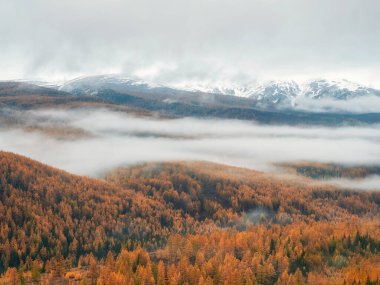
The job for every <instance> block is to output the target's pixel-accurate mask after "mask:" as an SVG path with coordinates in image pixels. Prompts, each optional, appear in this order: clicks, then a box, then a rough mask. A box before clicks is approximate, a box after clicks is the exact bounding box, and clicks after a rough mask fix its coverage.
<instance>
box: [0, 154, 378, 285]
mask: <svg viewBox="0 0 380 285" xmlns="http://www.w3.org/2000/svg"><path fill="white" fill-rule="evenodd" d="M105 180H106V181H103V180H96V179H91V178H86V177H80V176H75V175H71V174H69V173H66V172H63V171H61V170H58V169H54V168H52V167H49V166H46V165H43V164H41V163H39V162H36V161H33V160H30V159H28V158H25V157H22V156H19V155H15V154H12V153H6V152H0V253H1V254H0V256H1V260H0V270H1V271H3V272H4V271H5V270H7V269H8V271H7V275H6V276H8V277H7V278H11V277H9V276H13V275H12V272H13V271H12V269H11V268H12V267H16V268H19V269H20V270H22V271H29V270H32V272H37V271H38V272H44V275H43V276H44V277H43V278H50V277H49V276H51V277H52V278H53V277H55V278H58V277H59V276H63V275H64V274H65V272H67V271H69V270H73V269H71V268H73V267H77V266H86V265H87V264H90V269H88V270H87V269H86V268H87V267H83V268H84V269H83V270H84V272H87V273H86V274H84V275H83V274H82V275H80V274H79V276H77V277H76V278H78V280H82V281H83V282H85V281H84V280H87V281H88V282H90V281H91V282H92V281H94V282H95V281H98V282H99V284H106V282H108V283H107V284H154V283H156V284H233V283H234V282H235V281H236V282H237V280H238V283H242V284H274V283H276V282H277V284H289V282H290V281H291V282H293V281H294V280H299V282H301V281H302V282H304V281H305V282H306V281H310V280H319V281H318V282H319V283H318V282H317V281H315V282H314V283H310V282H311V281H310V282H309V283H310V284H324V283H321V282H325V284H343V282H344V280H346V281H347V282H351V281H353V280H354V279H356V280H359V279H360V280H364V281H365V280H366V279H368V278H369V280H372V281H373V282H376V278H377V277H378V274H379V272H378V271H377V269H376V268H379V267H378V265H379V264H380V263H379V251H380V233H379V212H380V193H378V192H372V193H370V192H354V191H342V190H339V189H336V188H334V187H332V186H326V185H321V184H316V183H309V182H310V181H309V180H301V179H300V180H296V181H294V180H289V179H280V177H275V176H271V175H268V174H264V173H259V172H255V171H251V170H247V169H241V168H235V167H227V166H222V165H217V164H211V163H204V162H191V163H183V162H178V163H163V164H146V165H141V166H136V167H133V168H120V169H117V170H115V171H113V172H111V173H109V174H108V175H107V176H106V177H105ZM111 252H113V254H114V255H116V256H115V257H113V254H111ZM105 260H107V261H105ZM83 270H82V271H83ZM68 274H70V272H69V273H68ZM37 276H38V274H37ZM329 276H330V277H331V278H332V277H333V279H330V278H329ZM68 278H69V277H68ZM350 278H351V279H350ZM144 280H145V281H144ZM289 280H290V281H289ZM292 280H293V281H292ZM321 280H322V281H321ZM329 280H330V281H331V280H333V282H330V281H329ZM334 280H335V281H334ZM78 282H79V281H78ZM102 282H103V283H102ZM202 282H203V283H202ZM231 282H233V283H231ZM281 282H285V283H281ZM294 282H295V281H294ZM297 282H298V281H297ZM328 282H330V283H328ZM93 284H94V283H93ZM290 284H294V283H290ZM301 284H302V283H301ZM346 284H347V283H346ZM348 284H350V283H348ZM373 284H376V283H373Z"/></svg>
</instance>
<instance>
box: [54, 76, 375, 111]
mask: <svg viewBox="0 0 380 285" xmlns="http://www.w3.org/2000/svg"><path fill="white" fill-rule="evenodd" d="M51 86H52V85H51V84H50V85H49V87H51ZM57 88H58V89H59V90H62V91H66V92H70V93H73V94H76V95H84V94H85V95H95V94H98V92H99V91H101V90H106V89H112V90H114V91H117V92H126V93H131V92H132V93H148V94H158V95H159V96H161V97H162V96H165V95H168V96H169V97H168V98H164V99H163V100H166V102H169V103H170V102H174V101H175V98H173V97H172V96H175V95H177V96H178V95H181V97H182V96H184V95H186V96H192V95H194V94H217V95H229V96H237V97H243V98H248V99H250V100H251V102H254V105H255V107H257V108H260V109H267V110H268V109H278V108H290V109H293V108H295V107H302V106H300V104H301V105H302V103H303V102H304V101H305V100H309V101H310V100H312V101H314V100H333V101H349V100H352V99H358V98H364V97H378V98H379V99H380V90H377V89H374V88H371V87H367V86H364V85H360V84H357V83H354V82H350V81H348V80H340V81H330V80H324V79H319V80H310V81H307V82H305V83H302V84H299V83H296V82H295V81H268V82H264V83H254V84H247V85H238V84H219V85H218V84H183V85H177V86H175V87H173V86H165V85H161V84H156V83H151V82H146V81H142V80H136V79H133V78H129V77H124V76H120V75H97V76H90V77H81V78H77V79H74V80H71V81H68V82H66V83H64V84H62V85H60V86H57ZM203 97H204V96H203Z"/></svg>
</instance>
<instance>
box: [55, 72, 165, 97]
mask: <svg viewBox="0 0 380 285" xmlns="http://www.w3.org/2000/svg"><path fill="white" fill-rule="evenodd" d="M166 88H167V87H165V86H162V85H159V84H155V83H150V82H146V81H143V80H139V79H134V78H131V77H125V76H121V75H95V76H88V77H79V78H76V79H73V80H70V81H68V82H66V83H64V84H62V85H61V86H60V87H59V89H60V90H62V91H66V92H70V93H74V94H86V95H96V94H97V93H98V91H99V90H101V89H117V90H119V91H121V90H123V91H125V90H126V91H144V92H146V91H152V90H155V89H166Z"/></svg>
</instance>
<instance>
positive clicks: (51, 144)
mask: <svg viewBox="0 0 380 285" xmlns="http://www.w3.org/2000/svg"><path fill="white" fill-rule="evenodd" d="M25 116H26V117H27V118H28V119H29V120H31V121H35V122H38V121H42V122H49V121H52V122H54V123H55V124H57V122H60V121H61V122H65V124H66V125H68V126H72V127H76V128H82V129H84V130H86V131H88V132H90V133H92V134H93V136H92V137H88V138H81V139H75V140H58V139H54V138H52V137H46V136H44V135H41V134H38V133H32V132H23V131H21V130H4V129H3V130H1V133H0V149H1V150H6V151H12V152H16V153H20V154H23V155H26V156H29V157H32V158H34V159H36V160H39V161H42V162H44V163H47V164H50V165H52V166H55V167H58V168H62V169H64V170H67V171H70V172H73V173H77V174H84V175H90V176H96V175H99V174H100V173H102V172H103V171H108V170H110V169H112V168H114V167H117V166H120V165H131V164H136V163H140V162H146V161H170V160H207V161H214V162H219V163H224V164H230V165H236V166H243V167H249V168H254V169H261V170H269V169H271V163H273V162H287V161H298V160H311V161H320V162H331V163H344V164H376V163H378V162H379V161H380V126H379V125H371V126H368V127H340V128H328V127H307V128H306V127H305V128H302V127H289V126H261V125H256V124H254V123H250V122H247V121H237V120H201V119H190V118H184V119H175V120H159V119H150V118H142V117H139V118H136V117H131V116H128V115H125V114H123V113H117V112H110V111H107V110H87V111H86V110H78V111H62V110H45V111H38V112H31V113H26V114H25ZM38 118H39V120H37V119H38ZM45 124H46V123H45Z"/></svg>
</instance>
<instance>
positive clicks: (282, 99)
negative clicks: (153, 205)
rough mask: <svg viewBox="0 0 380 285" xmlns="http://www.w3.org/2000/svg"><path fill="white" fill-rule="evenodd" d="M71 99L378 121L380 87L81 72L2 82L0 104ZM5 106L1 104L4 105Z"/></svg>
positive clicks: (186, 111)
mask: <svg viewBox="0 0 380 285" xmlns="http://www.w3.org/2000/svg"><path fill="white" fill-rule="evenodd" d="M73 104H77V105H78V104H79V105H80V104H82V105H89V104H90V105H91V104H98V105H97V106H100V105H102V106H104V107H112V106H113V108H116V107H122V108H128V110H130V111H131V110H133V111H134V112H137V113H141V112H143V113H146V112H147V113H149V114H154V115H158V116H164V117H208V118H225V119H240V120H252V121H256V122H258V123H264V124H291V125H294V124H298V125H299V124H303V125H307V124H313V125H316V124H319V125H347V124H363V123H364V124H367V123H380V90H377V89H374V88H370V87H366V86H364V85H359V84H356V83H352V82H349V81H347V80H341V81H328V80H314V81H308V82H306V83H303V84H298V83H296V82H294V81H270V82H266V83H263V84H252V85H246V86H232V85H231V87H228V86H227V84H224V85H223V88H222V87H220V88H219V87H214V85H208V86H200V85H199V84H194V85H193V87H191V86H190V85H187V86H181V87H179V86H176V87H173V86H165V85H160V84H154V83H150V82H146V81H142V80H136V79H133V78H129V77H124V76H120V75H97V76H91V77H81V78H77V79H74V80H71V81H68V82H65V83H63V84H52V83H45V82H35V81H34V82H32V81H25V80H23V81H22V82H15V81H12V82H0V107H1V106H4V107H6V106H7V107H18V108H22V109H25V108H36V107H37V106H44V107H54V106H63V105H69V106H73ZM0 111H1V110H0Z"/></svg>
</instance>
